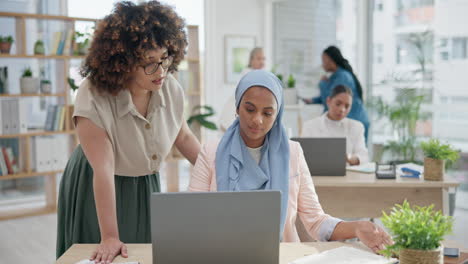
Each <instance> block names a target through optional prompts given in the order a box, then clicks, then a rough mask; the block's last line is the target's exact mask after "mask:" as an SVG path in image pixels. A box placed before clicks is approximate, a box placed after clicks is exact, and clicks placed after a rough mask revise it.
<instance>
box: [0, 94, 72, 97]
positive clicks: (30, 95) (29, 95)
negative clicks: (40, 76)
mask: <svg viewBox="0 0 468 264" xmlns="http://www.w3.org/2000/svg"><path fill="white" fill-rule="evenodd" d="M52 96H57V97H65V96H66V94H64V93H59V94H0V97H52Z"/></svg>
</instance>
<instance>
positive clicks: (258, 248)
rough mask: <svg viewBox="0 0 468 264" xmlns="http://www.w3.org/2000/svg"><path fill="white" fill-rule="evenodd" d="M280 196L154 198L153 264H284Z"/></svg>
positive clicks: (275, 193) (181, 195)
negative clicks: (281, 261)
mask: <svg viewBox="0 0 468 264" xmlns="http://www.w3.org/2000/svg"><path fill="white" fill-rule="evenodd" d="M280 211H281V194H280V192H279V191H249V192H210V193H188V192H184V193H153V194H152V195H151V238H152V242H153V264H169V263H170V264H182V263H183V264H186V263H200V264H201V263H203V264H215V263H216V264H218V263H223V264H230V263H233V264H234V263H235V264H238V263H255V264H272V263H278V262H279V238H280V234H279V232H280Z"/></svg>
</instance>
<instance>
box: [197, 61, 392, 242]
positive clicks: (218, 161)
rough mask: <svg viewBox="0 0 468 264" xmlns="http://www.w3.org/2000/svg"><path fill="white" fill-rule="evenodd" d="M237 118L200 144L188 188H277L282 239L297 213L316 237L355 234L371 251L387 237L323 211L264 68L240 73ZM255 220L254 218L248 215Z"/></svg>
mask: <svg viewBox="0 0 468 264" xmlns="http://www.w3.org/2000/svg"><path fill="white" fill-rule="evenodd" d="M235 97H236V107H237V114H238V117H237V119H236V120H235V121H234V122H233V123H232V125H231V126H230V127H229V128H228V130H227V131H226V133H225V134H224V136H223V138H222V139H221V141H220V142H211V143H208V144H206V145H205V146H203V148H202V151H201V152H200V154H199V155H198V159H197V162H196V163H195V167H194V169H193V171H192V177H191V179H190V186H189V190H190V191H203V192H207V191H244V190H279V191H281V230H280V231H281V233H280V236H281V237H282V241H283V242H299V241H300V240H299V236H298V234H297V230H296V226H295V222H296V218H297V217H298V216H299V217H300V218H301V220H302V222H303V224H304V225H305V227H306V229H307V231H308V233H309V234H310V235H311V236H312V237H313V238H314V239H316V240H320V241H329V240H344V239H349V238H354V237H358V238H359V239H361V241H362V242H363V243H364V244H366V245H367V246H368V247H369V248H371V249H372V250H374V251H377V250H380V249H383V248H384V246H385V245H386V244H389V243H391V239H390V237H389V236H388V234H387V233H386V232H385V231H383V229H381V228H380V227H378V226H376V225H374V224H373V223H371V222H369V221H353V222H346V221H342V220H341V219H337V218H334V217H332V216H330V215H327V214H325V213H324V212H323V210H322V207H321V206H320V203H319V201H318V197H317V194H316V193H315V189H314V185H313V183H312V178H311V176H310V172H309V169H308V167H307V164H306V161H305V158H304V154H303V151H302V148H301V147H300V145H299V143H297V142H293V141H290V140H289V139H288V137H287V135H286V132H285V129H284V127H283V125H282V116H283V88H282V84H281V82H280V81H279V80H278V78H277V77H276V76H275V75H274V74H272V73H270V72H267V71H264V70H255V71H251V72H249V73H248V74H246V75H245V76H244V77H243V78H242V79H241V80H240V82H239V84H238V85H237V88H236V94H235ZM252 221H255V219H252Z"/></svg>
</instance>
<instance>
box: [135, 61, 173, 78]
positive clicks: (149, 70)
mask: <svg viewBox="0 0 468 264" xmlns="http://www.w3.org/2000/svg"><path fill="white" fill-rule="evenodd" d="M173 60H174V58H173V57H172V56H168V57H166V58H165V59H163V60H162V61H161V62H153V63H150V64H148V65H146V66H142V67H143V69H144V70H145V74H146V75H151V74H153V73H155V72H156V71H157V70H158V69H159V66H160V65H161V67H162V68H163V69H164V70H167V69H168V68H169V66H171V64H172V61H173Z"/></svg>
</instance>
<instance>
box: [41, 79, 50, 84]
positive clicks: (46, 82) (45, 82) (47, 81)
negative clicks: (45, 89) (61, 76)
mask: <svg viewBox="0 0 468 264" xmlns="http://www.w3.org/2000/svg"><path fill="white" fill-rule="evenodd" d="M41 83H42V84H50V81H49V80H41Z"/></svg>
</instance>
